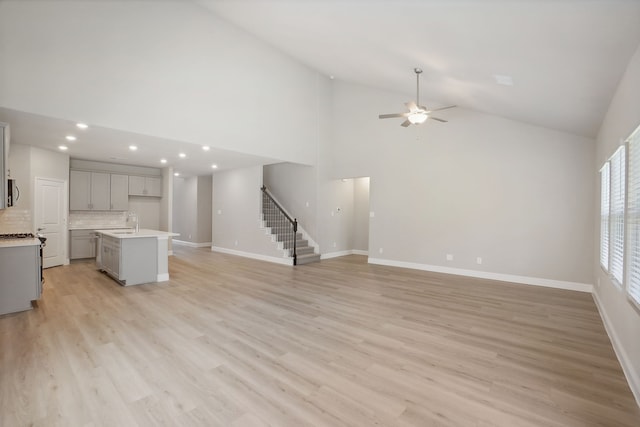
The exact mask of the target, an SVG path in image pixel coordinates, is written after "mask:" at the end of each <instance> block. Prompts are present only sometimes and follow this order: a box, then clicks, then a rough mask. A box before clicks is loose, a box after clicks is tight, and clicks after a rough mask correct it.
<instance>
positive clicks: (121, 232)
mask: <svg viewBox="0 0 640 427" xmlns="http://www.w3.org/2000/svg"><path fill="white" fill-rule="evenodd" d="M95 232H96V233H100V234H104V235H105V236H109V237H114V238H116V239H137V238H141V237H155V238H157V239H167V238H169V237H176V236H179V235H180V234H178V233H171V232H168V231H160V230H149V229H146V228H141V229H140V230H138V231H135V230H132V229H131V228H120V229H115V230H95Z"/></svg>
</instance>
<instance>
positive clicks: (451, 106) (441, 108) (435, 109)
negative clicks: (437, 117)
mask: <svg viewBox="0 0 640 427" xmlns="http://www.w3.org/2000/svg"><path fill="white" fill-rule="evenodd" d="M453 107H456V105H449V106H447V107H440V108H434V109H433V110H429V111H428V112H429V113H431V112H432V111H440V110H446V109H448V108H453ZM422 108H424V107H422Z"/></svg>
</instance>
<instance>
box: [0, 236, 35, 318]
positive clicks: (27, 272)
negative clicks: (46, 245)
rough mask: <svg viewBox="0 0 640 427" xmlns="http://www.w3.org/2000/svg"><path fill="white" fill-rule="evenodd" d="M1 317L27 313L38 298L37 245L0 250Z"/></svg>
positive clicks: (1, 248)
mask: <svg viewBox="0 0 640 427" xmlns="http://www.w3.org/2000/svg"><path fill="white" fill-rule="evenodd" d="M0 271H1V272H2V273H1V275H0V314H7V313H15V312H17V311H24V310H30V309H31V308H32V306H31V301H34V300H38V299H40V295H41V293H42V281H41V277H40V245H28V246H12V247H0Z"/></svg>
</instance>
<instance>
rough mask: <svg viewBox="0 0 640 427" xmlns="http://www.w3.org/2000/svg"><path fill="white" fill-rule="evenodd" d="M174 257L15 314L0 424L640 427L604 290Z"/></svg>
mask: <svg viewBox="0 0 640 427" xmlns="http://www.w3.org/2000/svg"><path fill="white" fill-rule="evenodd" d="M174 249H175V252H176V256H174V257H172V258H171V260H170V274H171V277H172V280H171V281H170V282H167V283H163V284H155V285H141V286H135V287H128V288H123V287H121V286H119V285H117V284H116V283H115V282H113V281H111V280H110V279H108V278H107V277H105V276H104V275H102V274H100V273H98V272H96V271H95V269H94V268H93V265H92V264H90V263H77V264H72V265H70V266H65V267H56V268H53V269H49V270H47V271H46V272H45V277H46V280H47V283H46V287H45V292H44V295H43V298H42V300H41V301H40V304H39V308H38V309H36V310H32V311H29V312H24V313H19V314H14V315H8V316H4V317H0V425H1V426H6V427H13V426H26V425H35V426H58V425H59V426H102V425H104V426H155V425H170V426H191V425H202V426H232V427H240V426H267V425H269V426H295V427H299V426H305V425H309V426H378V425H385V426H482V427H487V426H509V427H512V426H536V427H537V426H634V427H638V426H640V410H639V408H638V407H637V405H636V403H635V401H634V399H633V396H632V394H631V392H630V390H629V387H628V385H627V383H626V382H625V379H624V376H623V374H622V371H621V368H620V366H619V364H618V362H617V360H616V357H615V355H614V352H613V349H612V347H611V344H610V342H609V339H608V338H607V335H606V333H605V331H604V328H603V325H602V322H601V320H600V318H599V316H598V313H597V310H596V307H595V305H594V303H593V300H592V298H591V296H590V295H588V294H584V293H579V292H571V291H562V290H555V289H548V288H541V287H533V286H523V285H512V284H505V283H497V282H491V281H488V280H475V279H469V278H460V277H455V276H446V275H442V274H432V273H426V272H419V271H412V270H403V269H397V268H391V267H382V266H373V265H368V264H367V263H366V258H365V257H361V256H349V257H343V258H336V259H332V260H327V261H322V262H321V263H319V264H311V265H306V266H300V267H296V268H291V267H286V266H280V265H274V264H269V263H264V262H260V261H253V260H247V259H243V258H238V257H233V256H229V255H222V254H215V253H211V252H210V251H209V250H207V249H191V248H184V247H175V248H174Z"/></svg>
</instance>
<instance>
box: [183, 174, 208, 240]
mask: <svg viewBox="0 0 640 427" xmlns="http://www.w3.org/2000/svg"><path fill="white" fill-rule="evenodd" d="M173 185H174V189H175V192H174V198H173V212H174V215H173V231H174V232H175V233H179V234H180V237H177V238H176V239H177V240H180V241H183V242H190V243H208V244H210V243H211V233H212V230H211V205H212V201H211V193H212V178H211V176H210V175H207V176H194V177H187V178H182V177H174V179H173Z"/></svg>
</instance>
